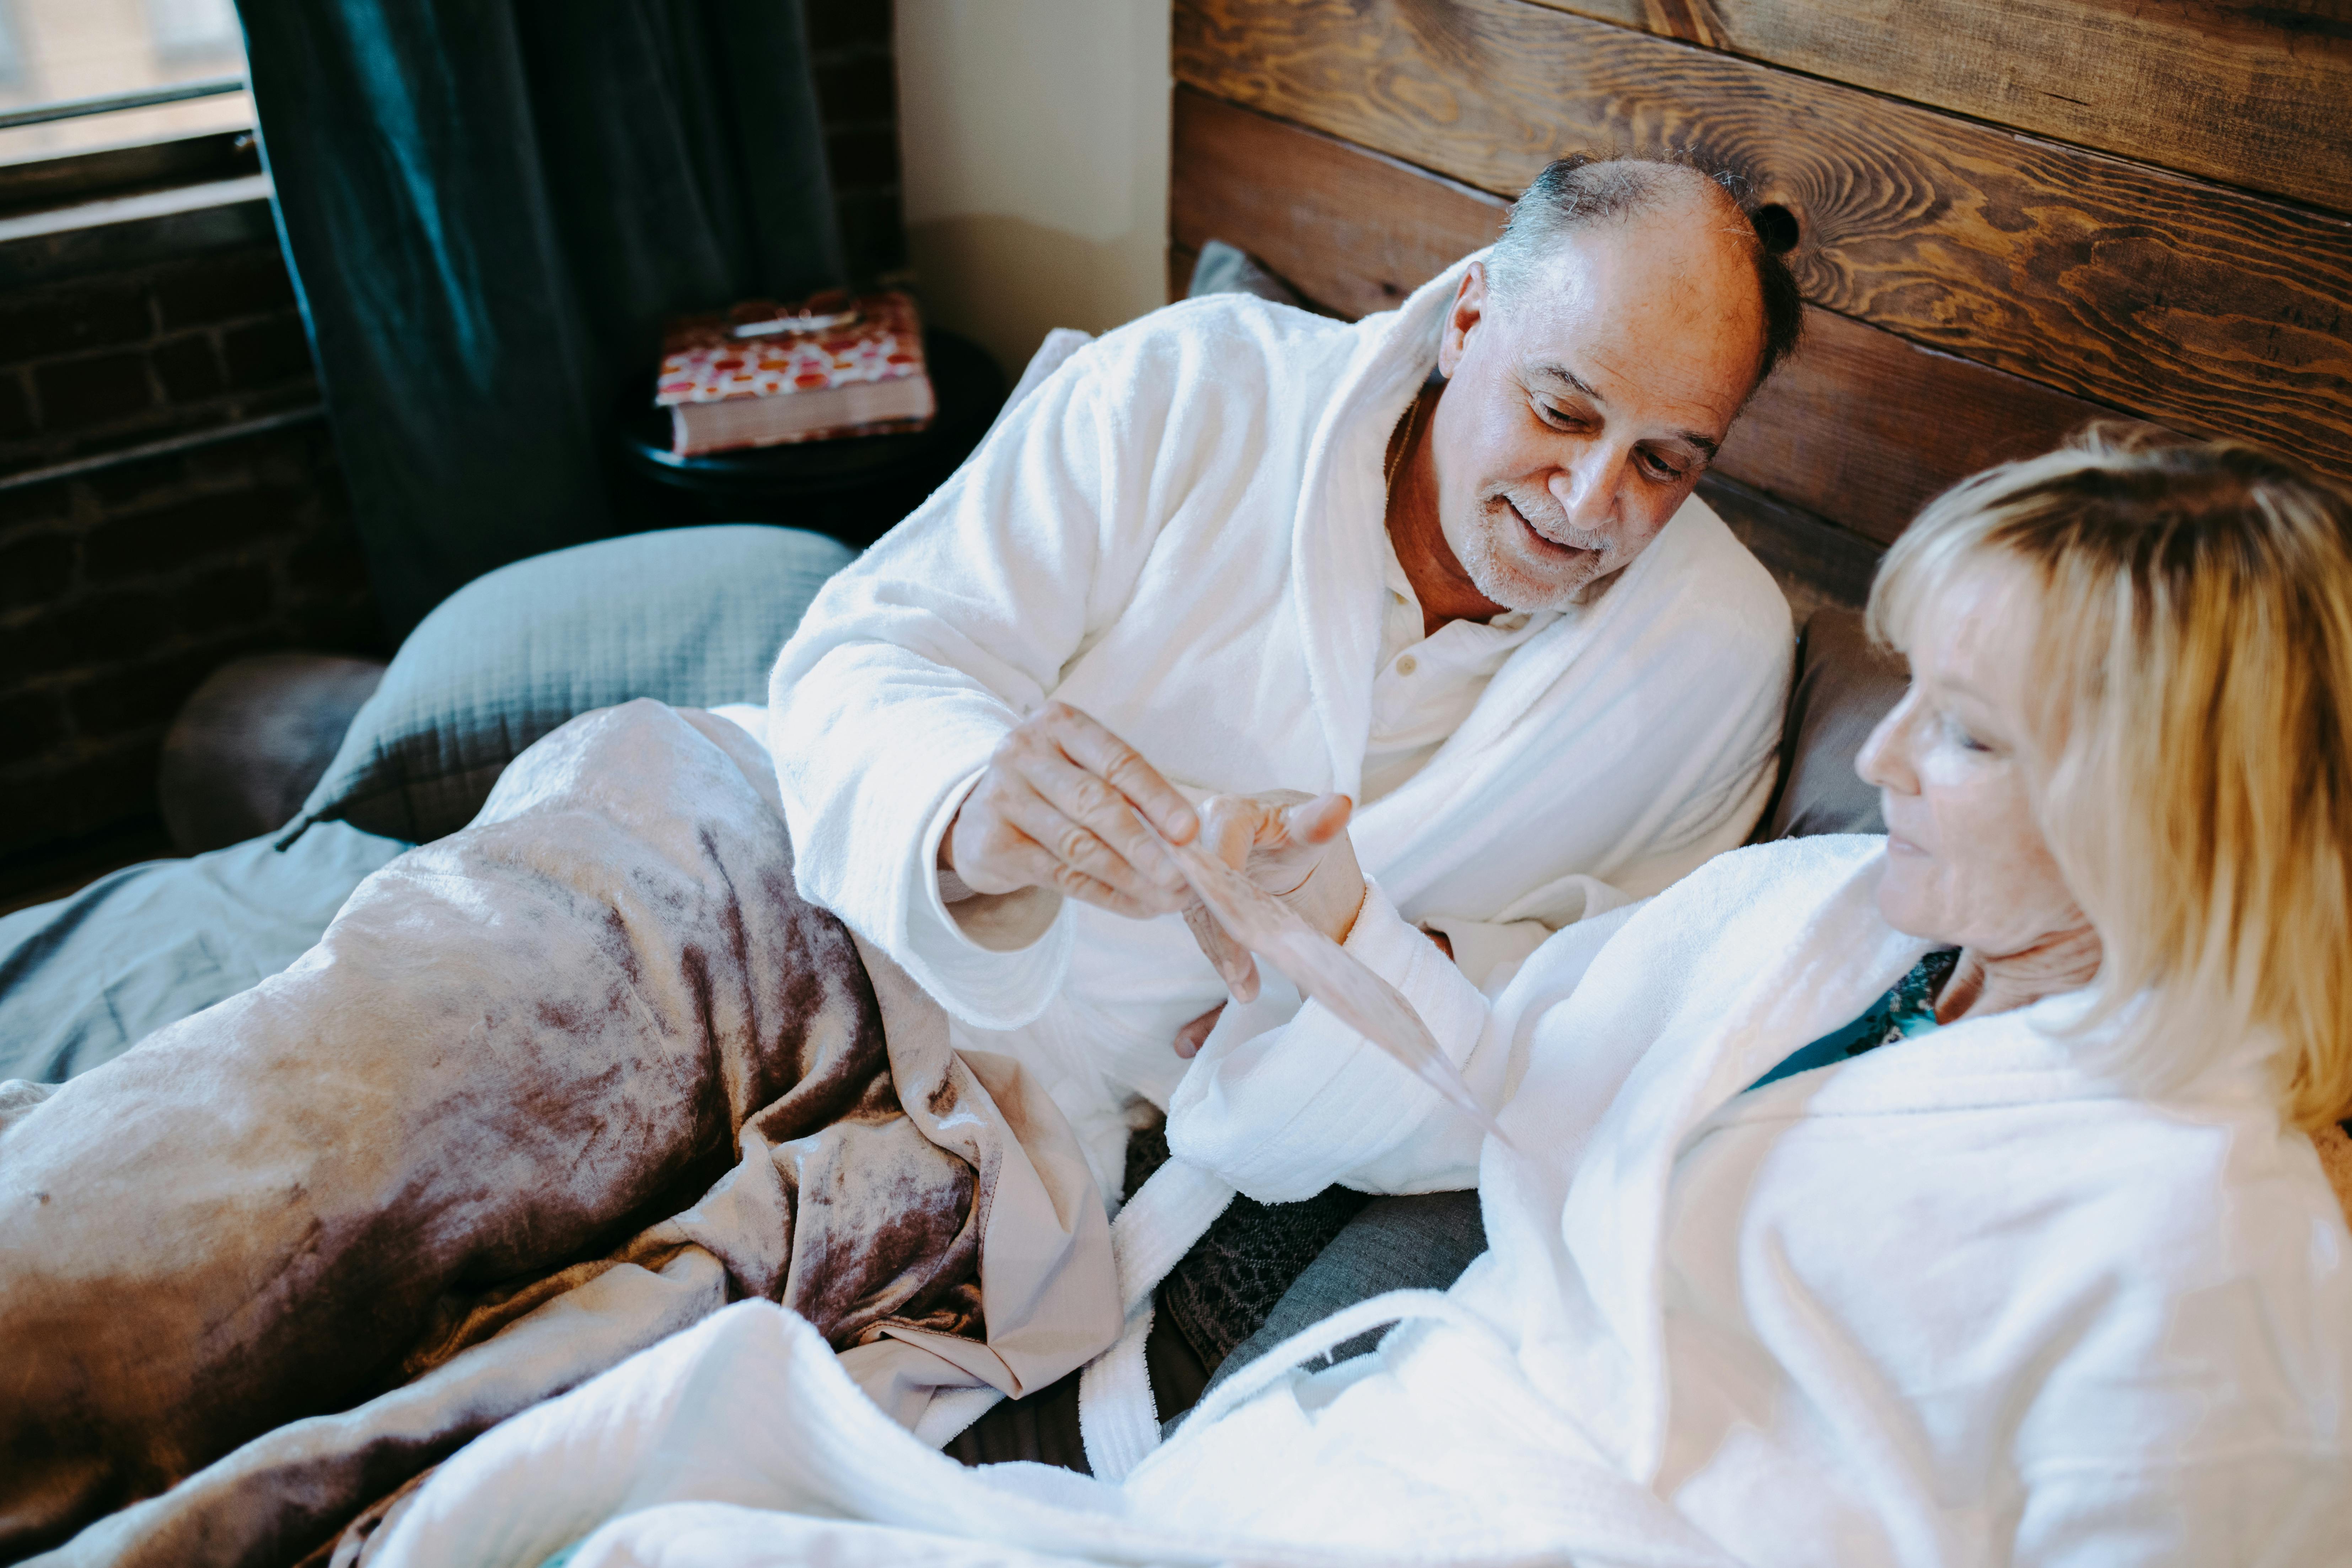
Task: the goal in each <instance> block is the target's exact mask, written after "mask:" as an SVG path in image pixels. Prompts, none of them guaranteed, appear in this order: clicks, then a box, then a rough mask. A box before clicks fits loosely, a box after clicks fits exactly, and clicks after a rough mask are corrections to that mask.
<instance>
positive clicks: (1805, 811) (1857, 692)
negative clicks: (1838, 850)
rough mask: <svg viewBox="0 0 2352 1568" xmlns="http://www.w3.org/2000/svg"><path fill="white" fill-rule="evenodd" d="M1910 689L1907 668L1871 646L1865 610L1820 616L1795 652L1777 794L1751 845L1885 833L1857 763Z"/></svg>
mask: <svg viewBox="0 0 2352 1568" xmlns="http://www.w3.org/2000/svg"><path fill="white" fill-rule="evenodd" d="M1910 684H1911V669H1910V666H1909V665H1908V664H1906V662H1905V661H1904V658H1903V656H1902V655H1901V654H1898V653H1892V652H1889V651H1888V650H1886V649H1885V648H1882V647H1877V646H1876V645H1875V644H1874V643H1873V642H1872V641H1871V640H1870V635H1869V633H1867V632H1866V631H1864V629H1863V618H1862V614H1861V612H1860V611H1857V610H1846V609H1838V608H1835V607H1833V606H1832V607H1824V608H1822V609H1819V610H1815V611H1814V612H1813V614H1812V616H1811V619H1809V620H1807V621H1806V622H1805V633H1804V637H1803V638H1802V639H1801V641H1800V642H1799V643H1798V645H1797V684H1796V686H1795V688H1794V689H1792V690H1791V691H1790V693H1789V717H1788V721H1787V722H1786V723H1784V724H1783V725H1782V726H1781V730H1780V791H1779V793H1778V795H1776V796H1775V797H1774V799H1773V802H1772V805H1771V807H1770V809H1769V810H1768V811H1766V812H1765V814H1764V821H1763V823H1762V824H1761V825H1760V826H1758V828H1757V829H1756V834H1755V837H1754V838H1753V839H1752V840H1751V842H1754V843H1759V844H1760V843H1762V842H1763V841H1765V840H1766V839H1769V838H1805V837H1811V836H1812V835H1814V834H1818V833H1884V832H1885V831H1886V823H1885V819H1884V818H1882V817H1881V816H1879V810H1878V792H1877V791H1876V790H1875V789H1873V788H1872V787H1871V786H1870V785H1868V784H1864V783H1863V782H1862V779H1861V777H1860V775H1858V774H1857V773H1855V772H1854V771H1853V763H1854V758H1855V757H1856V756H1857V755H1859V754H1860V753H1861V751H1862V745H1863V742H1864V741H1867V740H1869V739H1870V732H1871V731H1873V730H1874V729H1876V728H1877V727H1878V721H1880V720H1881V719H1884V718H1885V717H1886V715H1887V713H1888V711H1889V710H1892V709H1893V708H1894V706H1895V704H1896V703H1897V702H1900V701H1901V700H1903V693H1904V690H1905V689H1906V688H1907V687H1908V686H1909V685H1910Z"/></svg>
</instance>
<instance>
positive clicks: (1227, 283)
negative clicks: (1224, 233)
mask: <svg viewBox="0 0 2352 1568" xmlns="http://www.w3.org/2000/svg"><path fill="white" fill-rule="evenodd" d="M1184 292H1185V294H1186V296H1187V297H1188V298H1191V299H1195V300H1197V299H1199V298H1200V297H1201V296H1202V295H1203V294H1255V295H1256V296H1257V297H1258V298H1259V299H1261V300H1273V301H1274V302H1275V303H1276V304H1277V305H1297V306H1298V307H1299V308H1301V309H1302V310H1303V309H1305V308H1306V306H1307V301H1306V300H1302V299H1300V298H1299V297H1298V290H1297V289H1293V288H1292V287H1291V286H1290V285H1289V284H1287V283H1285V282H1284V281H1283V280H1282V279H1279V278H1276V276H1275V275H1274V274H1273V273H1271V272H1269V271H1267V270H1266V269H1265V263H1263V262H1261V261H1260V260H1258V258H1256V257H1255V256H1252V255H1251V254H1249V252H1247V251H1245V250H1243V249H1241V248H1240V247H1237V246H1231V245H1227V244H1226V243H1225V242H1224V241H1223V240H1222V239H1212V240H1209V241H1207V242H1205V243H1204V244H1202V247H1201V256H1200V259H1199V260H1197V261H1195V262H1194V263H1193V264H1192V283H1191V284H1190V285H1189V286H1188V287H1187V288H1186V289H1185V290H1184Z"/></svg>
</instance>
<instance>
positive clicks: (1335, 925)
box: [1173, 790, 1364, 1060]
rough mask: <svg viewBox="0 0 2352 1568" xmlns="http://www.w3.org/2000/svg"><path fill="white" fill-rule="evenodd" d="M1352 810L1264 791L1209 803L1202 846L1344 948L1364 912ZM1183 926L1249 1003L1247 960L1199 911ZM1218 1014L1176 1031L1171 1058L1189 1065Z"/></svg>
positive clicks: (1329, 798)
mask: <svg viewBox="0 0 2352 1568" xmlns="http://www.w3.org/2000/svg"><path fill="white" fill-rule="evenodd" d="M1353 809H1354V807H1353V805H1352V804H1351V803H1350V802H1349V799H1348V797H1347V796H1346V795H1303V794H1301V793H1300V792H1298V791H1297V790H1268V791H1266V792H1265V794H1263V795H1212V796H1210V797H1209V799H1208V800H1206V801H1205V802H1203V803H1202V806H1201V816H1202V819H1203V822H1204V825H1205V839H1204V842H1205V846H1206V847H1208V848H1209V849H1210V850H1211V851H1212V852H1213V853H1214V854H1215V855H1216V856H1217V857H1218V858H1220V859H1222V860H1223V861H1224V863H1225V864H1226V865H1228V866H1231V867H1233V868H1235V869H1237V870H1239V871H1240V872H1241V873H1242V874H1243V875H1244V876H1245V877H1247V878H1249V879H1250V880H1251V881H1253V882H1255V883H1256V884H1257V885H1258V887H1260V888H1261V889H1265V891H1266V892H1269V893H1271V894H1273V895H1274V896H1275V897H1276V898H1277V899H1280V900H1282V901H1283V902H1284V903H1286V904H1288V905H1289V906H1290V907H1291V908H1292V909H1293V910H1297V912H1298V914H1299V915H1300V916H1301V918H1303V919H1304V920H1305V921H1307V924H1309V925H1311V926H1313V927H1314V928H1315V929H1316V930H1318V931H1321V932H1322V933H1323V934H1324V935H1325V936H1328V937H1329V938H1330V939H1331V940H1332V941H1333V942H1345V941H1347V940H1348V933H1349V931H1352V930H1353V929H1354V928H1355V923H1356V914H1357V911H1358V910H1361V909H1362V908H1363V906H1364V874H1363V871H1362V869H1361V868H1360V867H1359V866H1358V865H1357V863H1356V847H1355V845H1354V844H1353V843H1352V842H1351V841H1350V840H1349V837H1348V834H1347V826H1348V816H1349V813H1350V812H1351V811H1352V810H1353ZM1184 919H1185V921H1186V923H1187V924H1189V925H1190V926H1191V927H1192V936H1193V939H1194V940H1195V941H1197V942H1199V943H1200V944H1201V951H1202V952H1205V953H1207V954H1208V955H1209V961H1210V962H1211V963H1214V964H1215V965H1216V966H1217V970H1218V973H1221V974H1224V975H1226V976H1227V984H1229V985H1231V986H1232V988H1233V992H1234V995H1235V996H1236V997H1238V998H1239V999H1240V1000H1242V1001H1244V1002H1246V1001H1248V1000H1250V998H1252V997H1254V996H1255V995H1256V994H1257V974H1256V969H1255V965H1254V964H1253V963H1251V962H1250V958H1249V955H1248V954H1247V953H1246V952H1243V951H1242V950H1241V948H1240V946H1239V945H1238V944H1237V943H1235V942H1234V940H1233V938H1232V937H1230V936H1228V935H1226V934H1225V931H1224V930H1223V928H1222V927H1220V926H1219V925H1218V924H1217V923H1216V921H1213V920H1211V919H1210V918H1209V912H1208V910H1205V909H1203V908H1202V907H1201V905H1200V904H1198V903H1194V904H1192V906H1191V907H1190V908H1188V909H1187V910H1185V911H1184ZM1237 982H1238V983H1237ZM1224 1010H1225V1005H1224V1004H1223V1002H1220V1003H1218V1004H1217V1005H1215V1006H1213V1007H1212V1008H1210V1009H1209V1010H1208V1011H1207V1012H1205V1013H1203V1014H1202V1015H1201V1016H1199V1017H1197V1018H1194V1019H1193V1020H1192V1022H1191V1023H1189V1024H1186V1025H1185V1026H1183V1027H1182V1028H1181V1029H1179V1030H1177V1031H1176V1038H1175V1040H1174V1042H1173V1044H1174V1046H1175V1049H1176V1054H1177V1055H1178V1056H1180V1057H1182V1058H1185V1059H1187V1060H1190V1059H1191V1058H1192V1056H1193V1055H1194V1054H1195V1053H1197V1052H1198V1051H1199V1050H1200V1048H1201V1047H1202V1043H1203V1042H1205V1041H1206V1040H1207V1039H1208V1037H1209V1031H1210V1030H1212V1029H1213V1028H1215V1027H1216V1025H1217V1017H1218V1016H1219V1015H1220V1014H1222V1013H1223V1011H1224Z"/></svg>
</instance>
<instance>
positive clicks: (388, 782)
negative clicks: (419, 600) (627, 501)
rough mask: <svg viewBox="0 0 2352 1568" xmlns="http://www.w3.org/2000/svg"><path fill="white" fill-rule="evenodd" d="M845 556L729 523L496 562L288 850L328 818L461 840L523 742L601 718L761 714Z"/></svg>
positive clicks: (350, 745)
mask: <svg viewBox="0 0 2352 1568" xmlns="http://www.w3.org/2000/svg"><path fill="white" fill-rule="evenodd" d="M849 560H850V552H849V551H848V549H847V548H846V547H845V546H844V545H842V544H840V543H838V542H835V541H834V540H831V539H827V538H825V537H824V536H823V535H821V534H814V533H806V532H803V531H801V530H799V529H793V528H772V527H768V526H766V525H762V524H753V523H731V524H719V525H714V526H711V527H708V528H681V529H672V530H669V531H665V532H659V533H640V534H632V535H629V536H627V537H625V538H621V539H608V540H603V541H600V542H596V543H594V544H583V545H578V546H575V547H573V548H572V549H570V550H560V551H556V552H552V553H551V554H547V555H541V556H537V557H534V558H533V559H531V560H529V561H521V562H517V563H515V564H513V565H511V566H505V567H501V568H499V570H498V571H496V572H493V573H490V574H488V576H485V577H482V578H480V579H478V580H477V581H475V582H473V583H470V584H467V585H466V586H465V587H464V588H462V589H460V590H459V591H458V592H457V593H456V594H454V595H450V597H449V598H448V599H447V600H446V601H444V602H443V603H442V604H441V605H439V606H438V607H437V608H436V609H435V610H434V612H433V613H432V614H431V615H429V616H426V617H425V621H424V623H423V624H422V625H420V626H418V627H417V628H416V630H415V632H413V633H411V634H410V636H409V637H408V640H407V641H406V642H404V643H403V644H402V645H401V647H400V651H399V652H398V653H397V654H395V655H394V656H393V660H392V665H391V668H388V669H386V670H385V671H384V675H383V684H382V685H381V686H379V687H377V688H376V689H375V695H374V696H373V697H371V698H369V699H368V700H367V703H366V705H365V706H364V707H362V709H361V710H359V712H358V714H357V715H356V716H354V717H353V718H352V727H351V729H350V731H347V732H346V733H345V734H344V736H343V743H342V745H341V748H339V749H338V750H337V752H335V757H334V760H333V761H332V762H331V763H328V764H327V773H326V776H325V777H324V778H322V779H320V781H319V784H318V785H317V787H316V788H314V789H313V790H312V791H311V792H310V798H309V799H308V800H306V801H304V802H303V804H302V812H301V815H300V816H298V817H296V818H295V820H294V822H293V824H292V825H291V826H290V827H289V829H288V832H287V834H286V836H285V837H284V838H283V839H282V840H281V842H289V843H290V842H292V841H293V840H294V839H295V838H296V837H299V835H300V834H301V833H302V831H303V830H304V829H305V828H307V827H308V826H310V825H311V824H313V823H317V822H327V821H341V822H348V823H351V824H352V826H356V827H359V828H362V829H363V830H364V831H366V832H369V833H375V834H381V835H383V836H385V837H392V838H401V839H406V840H408V841H410V842H412V843H424V842H426V841H428V840H431V839H435V838H439V837H442V836H444V835H446V834H449V833H454V832H456V831H457V829H458V828H460V827H463V826H465V825H466V824H467V823H468V822H470V821H472V820H473V817H474V814H475V813H476V812H478V811H479V810H480V809H481V806H482V803H483V802H484V801H485V800H487V799H488V798H489V794H490V786H491V785H492V784H496V783H497V782H498V778H499V773H502V772H504V771H505V769H506V765H507V763H509V762H511V761H513V760H514V758H515V757H516V756H517V755H518V754H519V753H520V752H521V751H522V750H523V748H524V747H526V746H528V745H530V743H531V742H534V741H536V740H538V739H539V738H540V737H541V735H544V734H546V733H547V732H548V731H551V730H553V729H554V728H556V726H558V725H560V724H562V723H563V722H564V721H566V720H569V719H571V718H572V717H574V716H575V715H578V714H581V713H585V712H588V711H590V710H593V709H597V708H609V707H611V706H613V705H614V704H615V703H619V702H626V701H628V700H631V699H632V698H637V697H651V698H656V699H657V700H661V701H664V702H668V703H672V704H674V705H676V706H678V707H692V708H711V707H717V706H719V705H720V704H722V703H728V702H764V701H766V700H767V684H768V670H769V668H770V667H771V666H772V665H773V664H774V663H775V659H776V654H777V651H778V650H779V649H781V648H782V647H783V646H784V639H785V638H786V637H790V636H791V635H792V632H793V627H794V626H798V625H799V624H800V618H801V612H802V611H803V610H804V609H806V608H807V607H808V603H809V601H810V600H811V599H812V598H814V597H815V595H816V591H817V589H818V588H819V587H821V586H823V585H824V580H825V579H826V578H827V577H829V576H831V575H832V574H834V573H835V572H837V571H839V570H840V569H841V568H842V566H844V565H845V564H846V563H848V561H849Z"/></svg>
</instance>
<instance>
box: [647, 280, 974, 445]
mask: <svg viewBox="0 0 2352 1568" xmlns="http://www.w3.org/2000/svg"><path fill="white" fill-rule="evenodd" d="M662 349H663V353H662V362H661V370H660V373H659V374H658V375H656V378H655V387H656V390H655V395H654V401H655V403H656V405H660V406H662V407H666V408H669V409H671V410H673V411H674V412H676V413H677V414H679V415H680V416H686V415H687V413H688V410H691V409H693V408H694V407H695V406H696V405H705V404H726V403H739V402H740V401H742V400H746V399H753V398H757V399H762V400H767V399H773V400H775V403H774V405H772V407H770V408H765V409H759V410H753V409H748V408H737V409H730V410H727V412H728V413H729V414H730V415H735V416H758V415H772V418H761V419H759V420H758V426H759V434H758V435H757V436H756V437H753V438H752V440H751V441H750V442H747V441H745V440H744V439H742V438H741V437H740V434H738V433H740V432H741V431H743V430H746V429H748V428H750V426H746V425H745V423H744V421H743V419H742V418H740V417H739V418H730V420H729V421H728V426H729V427H730V434H733V435H734V438H731V439H730V440H729V442H728V444H729V445H743V444H758V445H767V444H769V443H772V442H782V441H806V440H814V439H815V438H817V437H824V436H833V435H839V434H842V433H844V432H845V431H851V430H855V431H856V432H858V433H860V434H863V433H866V432H868V431H870V430H875V429H907V428H919V427H920V426H922V425H923V424H925V423H927V422H928V420H929V414H930V408H931V399H930V397H929V375H928V374H926V372H925V370H924V366H923V333H922V324H921V322H920V321H919V319H918V318H917V316H916V313H915V302H914V300H911V299H909V298H908V296H907V295H905V294H903V293H900V292H898V291H897V290H895V289H894V290H891V291H888V292H885V293H877V294H865V295H859V296H857V297H856V298H851V297H850V296H848V295H846V294H844V293H841V292H840V291H838V290H836V291H834V292H831V293H827V294H820V295H817V296H815V297H814V298H813V299H810V300H802V301H799V302H797V303H794V304H790V305H779V304H777V303H776V302H775V301H773V300H746V301H744V302H743V303H741V304H740V305H737V306H735V307H734V308H733V309H732V310H727V311H725V312H723V313H719V314H712V315H703V316H687V317H682V318H680V319H679V320H677V321H673V322H671V323H670V325H669V328H668V330H667V331H666V332H665V333H664V334H663V342H662ZM890 383H908V385H906V386H904V387H903V388H890V387H887V385H886V384H890ZM885 391H903V393H904V394H905V395H904V396H900V397H896V398H891V399H888V400H887V401H888V402H889V403H890V404H891V405H894V406H897V407H901V408H905V409H908V410H912V409H915V408H917V407H918V406H919V408H920V409H921V412H920V414H919V416H912V417H908V416H900V417H895V418H888V419H882V420H874V419H859V418H849V419H847V420H846V421H845V420H844V419H842V418H838V417H831V416H829V415H830V411H831V410H833V409H835V408H836V407H838V408H840V409H841V410H842V411H843V413H844V414H846V413H848V411H849V410H850V409H851V408H852V407H868V408H870V407H875V406H877V399H876V398H875V396H874V394H876V393H881V392H885ZM829 393H834V394H847V396H844V397H828V396H824V394H829ZM811 394H815V396H811ZM796 400H798V402H797V403H796ZM713 412H714V413H715V412H717V411H716V410H714V411H713ZM685 431H686V426H685V424H684V423H683V419H681V424H680V448H679V449H680V450H681V451H684V450H687V449H688V445H689V443H688V440H687V437H686V434H685ZM690 444H691V445H692V446H693V447H696V448H698V449H709V447H707V446H706V445H705V443H703V442H700V441H695V442H692V443H690Z"/></svg>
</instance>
